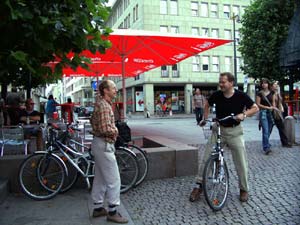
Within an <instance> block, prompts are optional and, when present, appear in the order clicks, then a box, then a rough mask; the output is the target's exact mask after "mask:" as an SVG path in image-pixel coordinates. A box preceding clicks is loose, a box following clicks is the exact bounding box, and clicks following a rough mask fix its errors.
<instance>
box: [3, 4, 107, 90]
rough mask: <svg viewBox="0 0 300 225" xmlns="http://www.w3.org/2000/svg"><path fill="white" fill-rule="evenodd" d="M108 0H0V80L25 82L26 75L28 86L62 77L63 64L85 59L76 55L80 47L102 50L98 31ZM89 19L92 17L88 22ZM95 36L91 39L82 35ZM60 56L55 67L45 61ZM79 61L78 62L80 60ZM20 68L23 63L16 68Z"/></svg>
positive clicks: (101, 32) (102, 31)
mask: <svg viewBox="0 0 300 225" xmlns="http://www.w3.org/2000/svg"><path fill="white" fill-rule="evenodd" d="M106 2H107V0H51V1H48V0H2V1H1V2H0V31H1V36H0V84H3V83H4V84H9V83H13V84H14V85H25V84H26V82H27V81H26V80H27V77H28V74H29V73H30V74H31V77H32V83H31V85H32V87H36V86H38V85H40V84H45V83H47V82H53V81H55V80H57V79H59V78H60V77H61V74H62V73H61V70H62V68H63V66H65V65H70V66H72V67H73V68H75V67H77V66H78V65H80V64H82V63H84V62H87V61H88V60H86V59H81V58H79V57H78V56H77V55H76V56H75V57H74V58H73V59H72V60H70V59H68V58H67V57H66V54H67V53H69V52H70V51H73V52H75V53H76V54H78V53H80V52H81V51H82V50H84V49H89V50H91V51H92V52H95V51H97V50H101V51H103V49H106V48H107V47H109V46H110V43H109V42H108V41H105V40H102V38H101V35H109V33H110V32H111V30H110V29H109V28H107V27H104V22H105V20H106V19H107V18H108V16H109V12H110V9H109V8H107V7H106V6H105V3H106ZM92 21H93V22H92ZM87 37H94V38H87ZM54 55H56V56H58V57H59V58H60V59H61V63H60V65H58V66H56V69H55V71H52V69H51V68H49V67H45V66H44V65H45V64H46V63H48V62H50V61H54V59H55V57H54ZM82 60H83V61H82ZM19 68H22V71H20V69H19Z"/></svg>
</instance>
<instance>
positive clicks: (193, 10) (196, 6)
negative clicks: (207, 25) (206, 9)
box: [191, 2, 199, 16]
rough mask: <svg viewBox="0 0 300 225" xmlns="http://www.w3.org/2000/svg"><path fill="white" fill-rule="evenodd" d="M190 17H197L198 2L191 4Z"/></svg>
mask: <svg viewBox="0 0 300 225" xmlns="http://www.w3.org/2000/svg"><path fill="white" fill-rule="evenodd" d="M191 11H192V16H199V4H198V2H191Z"/></svg>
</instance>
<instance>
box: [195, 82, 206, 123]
mask: <svg viewBox="0 0 300 225" xmlns="http://www.w3.org/2000/svg"><path fill="white" fill-rule="evenodd" d="M204 106H205V97H204V96H203V95H201V91H200V89H199V88H196V91H195V95H194V96H193V110H194V112H195V114H196V121H197V125H198V124H199V123H200V121H201V120H202V117H203V109H204Z"/></svg>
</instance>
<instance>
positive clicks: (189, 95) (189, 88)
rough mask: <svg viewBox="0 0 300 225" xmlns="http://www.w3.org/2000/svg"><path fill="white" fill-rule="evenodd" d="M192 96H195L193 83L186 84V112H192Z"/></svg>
mask: <svg viewBox="0 0 300 225" xmlns="http://www.w3.org/2000/svg"><path fill="white" fill-rule="evenodd" d="M192 96H193V84H186V85H185V86H184V107H185V113H192Z"/></svg>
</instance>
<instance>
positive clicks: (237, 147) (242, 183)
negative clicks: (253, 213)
mask: <svg viewBox="0 0 300 225" xmlns="http://www.w3.org/2000/svg"><path fill="white" fill-rule="evenodd" d="M221 135H222V137H221V141H222V144H223V145H227V146H228V147H229V148H230V149H231V153H232V159H233V163H234V165H235V169H236V171H237V175H238V178H239V187H240V189H241V190H244V191H249V185H248V162H247V154H246V148H245V142H244V137H243V128H242V126H241V125H238V126H236V127H222V126H221ZM215 143H216V127H214V128H213V132H212V136H211V138H210V139H209V141H208V143H207V145H206V147H205V152H204V156H203V157H202V160H201V163H200V165H199V169H198V176H197V177H196V182H197V183H202V180H203V178H202V177H203V170H204V166H205V162H206V161H207V160H208V158H209V156H210V154H211V151H212V148H213V146H214V144H215Z"/></svg>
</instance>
